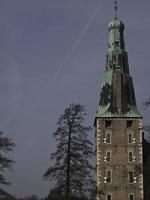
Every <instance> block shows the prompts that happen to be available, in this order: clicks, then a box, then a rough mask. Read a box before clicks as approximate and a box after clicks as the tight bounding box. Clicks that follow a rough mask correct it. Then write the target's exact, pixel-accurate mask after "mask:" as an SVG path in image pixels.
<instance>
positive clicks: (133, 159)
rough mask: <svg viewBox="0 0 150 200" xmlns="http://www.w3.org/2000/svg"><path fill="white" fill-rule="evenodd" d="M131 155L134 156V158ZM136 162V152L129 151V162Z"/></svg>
mask: <svg viewBox="0 0 150 200" xmlns="http://www.w3.org/2000/svg"><path fill="white" fill-rule="evenodd" d="M130 154H132V156H131V155H130ZM130 158H131V159H130ZM135 161H136V157H135V156H134V150H133V149H129V150H128V162H135Z"/></svg>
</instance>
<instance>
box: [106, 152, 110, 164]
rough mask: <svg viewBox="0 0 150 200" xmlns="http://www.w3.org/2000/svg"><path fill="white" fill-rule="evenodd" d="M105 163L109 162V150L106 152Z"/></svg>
mask: <svg viewBox="0 0 150 200" xmlns="http://www.w3.org/2000/svg"><path fill="white" fill-rule="evenodd" d="M106 161H107V162H110V161H111V151H109V150H107V151H106Z"/></svg>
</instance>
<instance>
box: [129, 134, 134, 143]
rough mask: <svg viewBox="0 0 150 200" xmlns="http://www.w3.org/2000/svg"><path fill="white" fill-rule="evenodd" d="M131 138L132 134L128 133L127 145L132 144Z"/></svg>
mask: <svg viewBox="0 0 150 200" xmlns="http://www.w3.org/2000/svg"><path fill="white" fill-rule="evenodd" d="M132 138H133V134H132V133H129V134H128V143H129V144H132V142H133V139H132Z"/></svg>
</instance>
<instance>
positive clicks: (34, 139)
mask: <svg viewBox="0 0 150 200" xmlns="http://www.w3.org/2000/svg"><path fill="white" fill-rule="evenodd" d="M98 11H99V6H97V7H96V9H95V10H94V12H93V14H92V15H91V17H90V19H89V21H88V23H87V24H86V26H85V28H84V29H83V31H82V32H81V34H80V35H79V37H78V38H77V40H76V41H75V43H74V44H73V46H72V48H71V49H70V50H69V52H68V53H67V55H66V57H65V59H64V62H63V63H62V64H60V65H59V66H58V68H57V70H56V72H55V73H54V74H53V76H52V77H51V79H50V82H52V81H54V80H55V78H56V77H57V75H58V74H59V73H60V72H61V70H62V69H63V68H64V67H65V65H66V63H67V61H68V60H69V59H70V57H71V55H72V53H73V52H74V50H75V49H76V48H77V46H78V45H79V43H80V41H81V40H82V39H83V37H84V36H85V34H86V32H87V31H88V29H89V28H90V26H91V24H92V22H93V21H94V19H95V17H96V15H97V13H98ZM40 135H41V133H38V134H37V135H35V136H34V137H33V138H32V139H31V140H30V142H28V143H27V144H26V149H30V147H32V145H33V144H34V143H35V142H36V140H37V139H38V138H39V137H40Z"/></svg>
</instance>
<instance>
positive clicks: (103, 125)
mask: <svg viewBox="0 0 150 200" xmlns="http://www.w3.org/2000/svg"><path fill="white" fill-rule="evenodd" d="M124 28H125V26H124V24H123V22H122V21H120V20H119V19H118V18H117V15H116V17H115V19H114V20H113V21H112V22H111V23H110V24H109V26H108V30H109V42H108V50H107V55H106V65H105V72H104V76H103V81H102V86H101V92H100V101H99V106H98V111H97V114H96V118H95V131H96V179H97V197H96V199H97V200H143V171H142V169H143V152H142V117H141V115H140V113H139V112H138V109H137V105H136V100H135V94H134V87H133V82H132V77H131V76H130V73H129V64H128V54H127V52H126V50H125V42H124Z"/></svg>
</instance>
